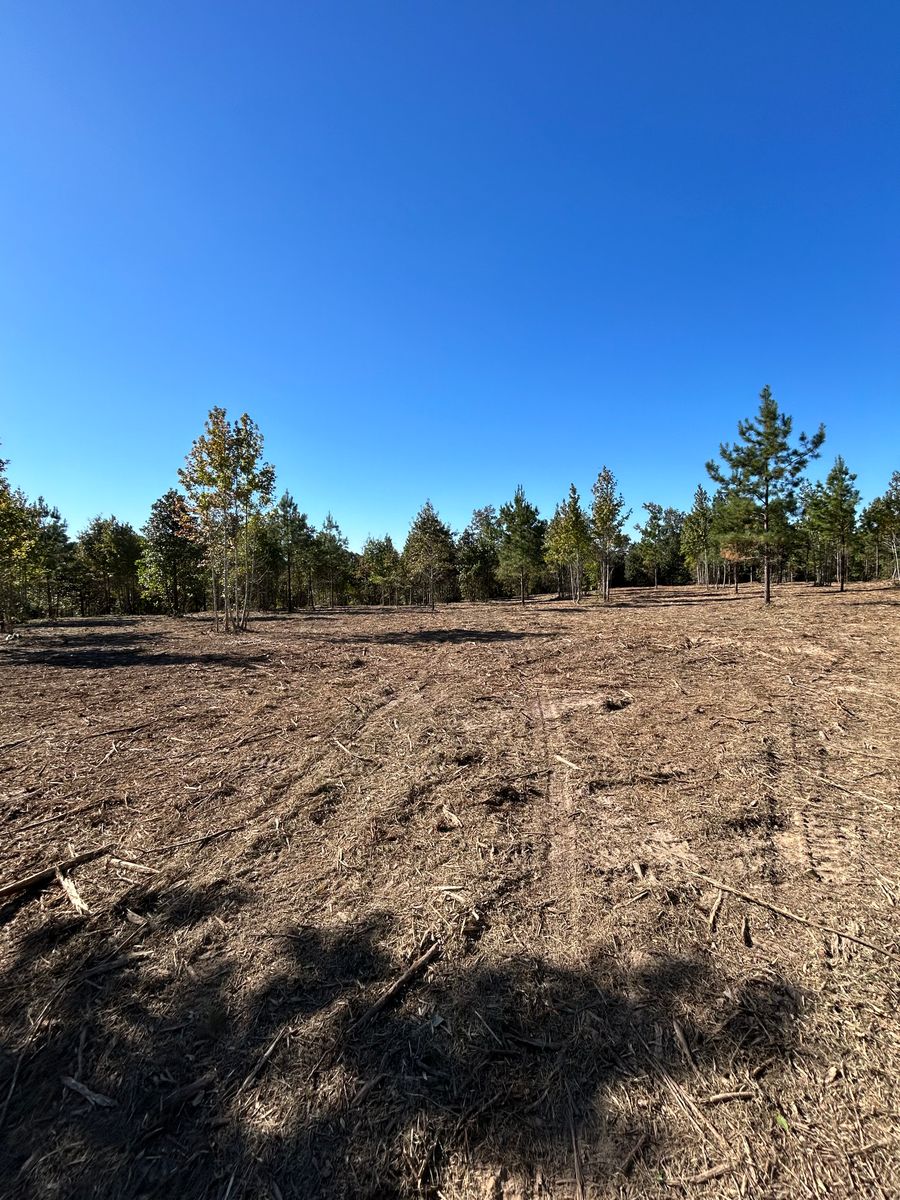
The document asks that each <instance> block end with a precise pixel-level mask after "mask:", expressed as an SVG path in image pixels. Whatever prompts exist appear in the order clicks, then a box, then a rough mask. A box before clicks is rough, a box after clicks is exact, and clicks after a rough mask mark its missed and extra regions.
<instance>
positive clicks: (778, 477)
mask: <svg viewBox="0 0 900 1200" xmlns="http://www.w3.org/2000/svg"><path fill="white" fill-rule="evenodd" d="M792 429H793V422H792V419H791V418H790V417H789V416H787V415H786V414H785V413H782V412H779V409H778V405H777V403H776V401H775V398H774V397H773V395H772V393H771V391H770V390H769V388H768V387H764V388H763V390H762V391H761V392H760V394H759V412H758V414H757V416H756V418H755V419H748V420H746V421H739V422H738V438H739V439H740V440H739V441H737V442H735V443H733V444H731V445H729V444H728V443H724V442H723V443H722V445H721V446H720V447H719V455H720V457H721V459H722V461H723V463H724V464H725V466H726V467H727V468H728V470H727V471H725V470H723V469H722V467H720V466H719V465H718V464H717V463H715V462H714V461H712V460H711V461H710V462H708V463H707V464H706V469H707V471H708V472H709V474H710V477H711V478H712V479H713V480H715V482H716V483H718V484H720V485H721V486H722V487H725V488H727V489H728V490H729V491H730V492H733V493H734V494H735V495H736V496H737V497H738V499H740V500H743V501H746V502H747V503H748V504H750V505H752V514H753V520H752V527H753V532H754V533H755V537H756V542H757V544H758V547H759V552H760V554H761V556H762V560H763V598H764V602H765V603H766V604H768V603H769V601H770V600H771V562H772V559H773V557H774V551H775V549H776V546H775V544H774V542H773V536H772V535H773V533H775V532H776V530H775V528H774V527H773V515H776V513H777V510H780V513H781V514H783V515H784V516H785V517H789V516H790V515H791V513H792V512H793V510H794V507H795V503H796V495H797V489H798V487H799V484H800V479H801V476H802V474H803V472H804V471H805V470H806V467H807V466H808V464H809V462H810V460H811V459H813V458H817V457H818V455H819V450H820V447H821V445H822V443H823V442H824V441H825V427H824V425H820V426H819V429H818V432H817V433H815V434H814V435H813V436H812V437H811V438H808V437H807V436H806V434H805V433H801V434H800V436H799V438H798V439H797V443H796V445H792V444H791V432H792ZM748 511H749V510H748ZM748 532H749V530H748Z"/></svg>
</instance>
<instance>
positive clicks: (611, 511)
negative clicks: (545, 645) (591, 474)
mask: <svg viewBox="0 0 900 1200" xmlns="http://www.w3.org/2000/svg"><path fill="white" fill-rule="evenodd" d="M618 486H619V485H618V483H617V481H616V477H615V475H613V473H612V471H610V469H609V467H606V466H604V467H603V469H602V470H601V471H600V474H599V475H598V476H597V481H596V483H595V484H594V487H593V494H594V500H593V504H592V505H591V535H592V537H593V542H594V550H595V552H596V555H597V564H598V567H599V571H600V594H601V595H602V597H603V602H604V603H608V602H609V581H610V576H611V575H612V568H613V563H614V562H615V559H616V557H617V556H618V555H620V554H622V552H623V551H624V548H625V544H626V539H625V533H624V528H625V522H626V521H627V520H628V518H629V517H630V516H631V509H630V508H629V509H627V510H626V508H625V501H624V499H623V497H622V495H621V494H620V492H619V491H618Z"/></svg>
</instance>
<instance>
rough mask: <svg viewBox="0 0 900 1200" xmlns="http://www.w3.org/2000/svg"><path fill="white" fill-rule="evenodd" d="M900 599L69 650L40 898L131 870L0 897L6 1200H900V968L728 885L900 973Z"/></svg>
mask: <svg viewBox="0 0 900 1200" xmlns="http://www.w3.org/2000/svg"><path fill="white" fill-rule="evenodd" d="M898 616H900V597H898V596H897V593H896V592H891V591H890V590H887V589H879V588H871V589H867V588H859V589H856V588H855V589H853V590H851V591H850V592H848V593H846V594H845V595H843V596H840V595H838V594H836V593H826V592H817V591H814V590H812V589H807V588H800V587H797V588H788V589H784V590H783V591H780V592H779V594H778V597H777V602H776V604H775V605H774V606H773V608H772V609H771V610H770V611H765V610H763V608H762V606H761V605H759V603H758V598H757V596H756V595H753V596H750V595H749V594H748V595H747V596H745V597H741V598H738V599H734V598H732V597H731V596H730V595H725V594H720V595H716V596H710V597H706V596H703V595H699V594H697V593H696V592H694V591H692V590H689V589H682V590H675V589H673V590H665V591H663V590H662V589H661V590H660V592H659V593H657V594H654V593H649V592H624V593H620V594H619V595H618V596H617V597H616V603H615V604H614V605H613V606H612V607H611V608H609V609H608V610H602V609H597V608H593V607H589V606H586V607H584V608H582V609H574V608H572V607H571V606H568V605H565V604H556V603H549V602H546V603H535V604H532V605H529V607H528V608H527V609H526V610H524V611H523V610H521V608H520V607H518V606H515V605H500V604H498V605H488V606H464V605H460V606H455V607H452V608H448V609H444V610H441V611H439V612H437V613H436V614H434V615H432V614H430V613H420V612H418V611H408V610H407V611H386V612H378V611H354V612H347V613H341V614H339V615H335V614H330V613H322V614H318V615H316V616H315V617H309V616H296V617H294V618H290V619H287V618H285V619H271V620H265V621H259V622H257V624H256V627H255V629H254V631H253V632H252V633H251V634H249V635H247V636H245V637H242V638H239V639H233V640H224V639H216V638H214V637H210V636H209V635H208V633H207V632H206V627H205V626H204V624H203V623H201V622H200V621H195V620H185V621H181V622H172V621H165V620H156V619H143V620H134V621H127V622H125V621H123V622H119V623H115V622H111V623H110V622H107V623H104V622H71V623H64V624H59V625H56V626H43V627H38V628H34V629H31V630H28V631H27V632H26V633H25V635H24V636H23V638H22V639H21V641H19V642H16V643H10V644H9V645H7V646H6V647H4V648H3V650H2V652H0V653H2V655H3V657H2V658H0V671H2V678H3V681H4V685H5V686H4V688H3V692H2V696H0V711H2V713H3V726H2V727H3V731H4V732H3V734H2V735H0V736H2V740H3V742H4V743H5V745H4V746H3V748H2V750H0V788H2V791H3V795H4V803H3V808H2V812H0V820H2V824H0V829H2V834H3V837H2V842H0V884H2V883H3V882H6V881H8V880H10V879H15V878H18V877H20V876H24V875H27V874H29V873H30V872H32V871H35V870H37V869H39V868H41V867H43V866H45V865H47V864H48V863H53V862H55V861H57V860H59V859H63V858H65V857H67V856H68V855H69V854H70V853H79V852H81V851H84V850H87V849H90V848H92V847H94V846H100V845H103V844H105V843H113V844H114V851H113V853H112V854H111V855H106V856H103V857H101V858H98V859H96V860H95V861H93V862H90V863H86V864H84V865H82V866H79V867H77V868H75V869H74V870H73V871H72V872H71V873H70V876H69V881H70V884H74V889H73V888H72V887H71V886H69V887H68V889H64V888H63V887H61V886H60V883H59V881H58V880H56V879H54V880H52V881H51V882H50V884H48V885H46V886H44V887H43V888H35V889H31V890H30V891H25V892H23V893H21V894H19V895H14V896H10V897H8V898H7V899H5V900H2V901H0V924H2V927H0V936H2V941H0V1111H2V1109H3V1105H4V1102H5V1101H7V1100H8V1105H7V1107H6V1112H5V1124H4V1128H3V1131H2V1134H0V1137H2V1138H3V1139H5V1140H4V1143H3V1148H2V1151H0V1179H2V1181H3V1182H2V1185H0V1190H2V1194H3V1195H4V1196H10V1197H13V1196H23V1197H24V1196H28V1197H38V1196H40V1197H50V1196H54V1197H56V1196H58V1197H67V1198H68V1197H80V1196H96V1197H114V1196H115V1197H120V1196H122V1197H124V1196H128V1197H136V1196H141V1197H145V1196H151V1195H168V1196H178V1197H217V1198H220V1200H221V1198H224V1197H228V1200H237V1198H238V1197H248V1198H249V1197H264V1196H271V1197H274V1198H275V1200H280V1198H283V1200H288V1198H289V1197H293V1196H327V1197H357V1196H371V1197H381V1196H403V1197H411V1196H433V1197H438V1196H440V1197H446V1198H447V1200H459V1198H461V1197H497V1198H499V1197H505V1198H511V1197H538V1196H547V1197H554V1196H555V1197H562V1196H566V1197H568V1196H573V1195H579V1194H581V1195H584V1196H593V1197H601V1196H603V1197H606V1196H621V1197H628V1196H658V1195H659V1196H661V1195H671V1194H673V1193H675V1194H677V1193H679V1192H683V1193H686V1194H691V1195H696V1196H698V1197H714V1196H735V1197H738V1196H747V1197H754V1198H757V1197H821V1196H825V1195H830V1196H835V1197H843V1196H873V1197H880V1198H881V1200H885V1198H887V1197H893V1196H897V1195H900V1174H898V1171H900V1167H898V1164H900V1144H898V1132H897V1130H898V1108H900V1106H898V1102H897V1098H896V1085H897V1074H898V1071H897V1061H898V1057H900V1056H898V1048H900V1037H898V1033H900V1017H898V1003H897V981H898V966H900V963H898V960H897V958H896V957H895V958H891V957H890V956H889V955H886V954H882V953H879V952H877V951H874V950H870V949H867V948H865V947H862V946H860V945H858V944H856V943H854V942H852V941H849V940H847V939H845V938H843V937H838V936H835V935H833V934H831V933H825V932H823V931H821V930H819V929H816V928H811V927H808V926H804V925H802V924H799V923H796V922H793V921H790V920H787V919H784V918H783V917H781V916H778V915H776V914H775V913H773V912H772V911H770V910H769V909H767V908H766V907H763V906H760V905H756V904H749V903H747V902H745V901H744V900H741V899H739V898H737V897H736V896H734V895H732V894H730V893H722V892H720V890H719V889H718V888H717V887H716V886H713V885H710V884H709V883H707V882H705V881H703V880H701V879H698V878H697V875H696V872H699V873H701V874H703V875H705V876H708V877H710V878H712V879H717V880H721V881H723V882H725V883H727V884H728V885H730V886H732V887H734V888H736V889H738V890H739V891H744V892H746V893H748V894H750V895H752V896H754V897H757V898H758V899H759V900H761V901H763V902H764V903H766V902H768V903H772V904H775V905H777V906H778V907H781V908H785V909H789V910H792V911H794V912H796V913H798V914H801V915H804V916H806V917H808V918H810V919H811V920H812V921H814V922H818V923H821V924H824V925H830V926H832V927H834V928H835V929H840V930H844V931H846V932H847V933H851V934H855V935H856V936H858V937H860V938H862V939H863V940H865V941H869V942H871V943H873V944H875V945H877V946H879V947H881V948H883V949H885V950H888V951H893V953H894V954H895V955H896V954H897V953H898V938H897V915H898V908H897V902H898V899H900V884H898V871H897V849H896V847H897V839H896V834H897V826H898V819H900V818H898V812H900V786H898V767H897V763H898V733H897V730H898V724H900V675H898V671H897V663H898V660H900V621H898ZM73 891H74V893H75V894H74V896H73V894H72V893H73ZM75 897H77V898H78V899H80V901H81V903H82V904H83V905H86V906H87V909H88V910H89V911H88V912H87V913H83V912H79V911H78V906H77V903H76V899H75ZM436 941H437V942H438V943H439V950H437V951H433V952H432V956H431V958H430V961H428V962H427V963H424V964H423V965H421V966H420V967H419V968H417V970H416V971H414V972H413V973H412V975H411V977H410V978H409V980H408V981H407V982H406V985H405V986H404V987H403V988H402V989H400V990H399V991H398V992H397V993H396V994H394V995H391V996H390V997H389V998H388V1000H387V1002H386V1003H385V1004H384V1005H383V1007H381V1008H380V1009H379V1010H378V1011H376V1012H374V1013H371V1014H369V1009H370V1006H371V1005H372V1004H373V1003H375V1002H376V1001H377V1000H379V998H381V997H383V996H384V994H385V991H386V989H388V988H389V987H390V985H391V984H392V983H394V982H395V981H397V980H398V979H399V978H400V977H401V976H402V975H403V972H404V971H405V970H407V968H408V967H409V965H410V964H411V963H412V962H414V961H415V960H417V959H418V958H419V956H421V955H422V954H423V952H425V951H427V950H428V949H429V947H431V946H432V945H433V944H434V943H435V942H436ZM361 1018H363V1019H361ZM64 1077H65V1079H67V1080H68V1082H67V1083H65V1084H64V1083H63V1082H62V1080H63V1078H64ZM73 1081H74V1083H75V1084H77V1085H78V1087H74V1086H73ZM85 1089H87V1093H85ZM104 1100H108V1101H110V1102H111V1103H109V1104H106V1103H104Z"/></svg>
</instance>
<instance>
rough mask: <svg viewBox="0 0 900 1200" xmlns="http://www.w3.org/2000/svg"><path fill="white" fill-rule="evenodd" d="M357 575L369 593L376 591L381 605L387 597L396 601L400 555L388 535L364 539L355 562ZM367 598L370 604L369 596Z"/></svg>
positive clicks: (385, 601)
mask: <svg viewBox="0 0 900 1200" xmlns="http://www.w3.org/2000/svg"><path fill="white" fill-rule="evenodd" d="M357 573H358V575H359V577H360V579H361V581H362V582H363V584H364V585H365V587H366V588H367V589H368V590H369V591H370V592H371V591H372V590H374V589H376V588H377V589H378V592H379V595H380V601H381V604H383V605H384V604H386V603H387V597H388V596H389V595H393V596H394V598H395V599H396V593H397V587H398V586H399V583H400V554H399V552H398V550H397V547H396V546H395V545H394V543H393V541H392V539H391V536H390V534H385V536H384V537H383V538H373V537H370V538H366V541H365V543H364V545H363V548H362V553H361V554H360V556H359V561H358V562H357ZM367 598H368V599H369V602H370V603H371V602H372V597H371V595H369V596H368V597H367Z"/></svg>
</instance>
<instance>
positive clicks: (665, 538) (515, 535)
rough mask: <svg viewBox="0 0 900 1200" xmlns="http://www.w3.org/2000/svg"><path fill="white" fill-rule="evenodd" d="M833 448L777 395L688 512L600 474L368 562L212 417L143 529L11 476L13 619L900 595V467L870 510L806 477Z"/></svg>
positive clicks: (252, 440) (4, 479)
mask: <svg viewBox="0 0 900 1200" xmlns="http://www.w3.org/2000/svg"><path fill="white" fill-rule="evenodd" d="M824 440H825V431H824V428H822V427H820V429H819V430H818V431H817V432H816V433H815V434H814V435H812V436H810V437H807V436H806V435H805V434H802V433H801V434H800V435H799V436H797V437H796V438H795V437H794V436H793V430H792V421H791V418H790V417H789V416H788V415H787V414H785V413H783V412H781V411H780V410H779V408H778V405H777V403H776V401H775V399H774V397H773V396H772V393H771V391H770V390H769V388H767V387H766V388H764V389H763V390H762V392H761V393H760V398H759V410H758V412H757V413H756V415H755V416H754V417H753V418H750V419H748V420H746V421H741V422H739V424H738V435H737V439H736V440H735V441H734V442H733V443H723V444H722V445H721V446H720V447H719V453H718V456H717V457H716V458H713V459H711V460H710V461H709V462H708V463H707V464H706V471H707V476H708V480H709V486H708V487H705V486H704V485H703V484H700V485H698V487H697V490H696V492H695V494H694V499H693V505H692V507H691V509H690V510H689V511H688V512H682V511H680V510H679V509H676V508H672V507H664V506H663V505H662V504H659V503H657V502H655V501H652V500H649V501H647V502H646V503H645V504H644V505H643V507H642V511H641V513H640V514H637V518H638V519H635V520H632V517H633V515H634V514H632V512H631V511H630V510H629V509H627V508H626V506H625V502H624V499H623V497H622V495H621V493H620V491H619V485H618V482H617V480H616V477H615V475H614V474H613V472H612V471H611V469H610V468H609V467H607V466H603V467H602V468H601V470H600V471H599V473H598V476H597V479H596V481H595V483H594V485H593V488H592V491H591V496H590V498H589V499H588V500H587V501H583V500H582V498H581V496H580V494H579V492H578V489H577V488H576V487H575V485H574V484H572V485H571V486H570V488H569V491H568V494H567V495H566V496H565V497H564V498H563V499H562V500H561V501H560V503H559V504H557V505H556V508H555V511H554V512H553V515H552V516H551V517H549V518H545V517H542V516H541V514H540V513H539V511H538V509H537V507H536V506H535V505H534V504H532V503H531V502H530V501H529V500H528V498H527V496H526V495H525V491H524V489H523V488H522V487H519V488H517V489H516V492H515V494H514V495H513V496H512V497H511V498H510V499H509V500H508V501H507V502H506V503H505V504H503V505H501V506H500V508H499V509H497V508H495V507H494V506H493V505H486V506H484V507H482V508H477V509H475V511H474V512H473V514H472V518H471V520H470V521H469V524H468V525H467V526H466V527H465V529H463V530H462V531H461V532H460V533H458V534H457V533H454V532H453V531H452V530H451V528H450V527H449V525H448V524H447V523H446V522H445V521H443V520H442V519H441V517H440V515H439V514H438V512H437V511H436V510H435V508H434V506H433V505H432V504H431V502H430V501H426V502H425V504H424V505H423V506H422V508H421V509H420V510H419V512H418V513H417V515H416V517H415V519H414V520H413V522H412V525H411V527H410V529H409V532H408V534H407V537H406V541H405V543H404V545H403V546H402V547H398V546H396V545H395V544H394V542H393V540H392V539H391V537H390V536H389V535H385V536H384V537H369V538H367V540H366V542H365V543H364V545H363V546H362V549H361V551H360V552H359V553H356V552H354V551H352V550H350V548H349V546H348V540H347V538H346V537H345V536H344V534H343V533H342V531H341V528H340V526H339V524H338V522H337V521H336V520H335V518H334V517H333V516H332V514H331V513H329V514H328V515H327V516H326V517H325V520H324V521H323V522H322V523H321V525H320V526H319V527H318V528H316V527H315V526H314V525H313V524H312V523H311V522H310V520H309V517H308V516H307V514H306V513H304V512H302V511H301V509H300V506H299V505H298V504H297V502H296V500H295V499H294V498H293V496H291V494H290V493H289V492H287V491H285V492H284V493H283V494H282V495H281V497H280V498H279V499H278V500H276V499H275V471H274V469H273V468H272V466H271V465H270V464H268V463H266V462H264V460H263V438H262V434H261V433H260V430H259V428H258V427H257V425H256V424H255V422H253V421H252V420H251V419H250V417H249V416H248V415H247V414H244V415H243V416H241V417H239V418H238V419H237V420H235V421H229V419H228V416H227V414H226V412H225V411H224V409H221V408H214V409H213V410H212V411H211V412H210V414H209V417H208V419H207V421H206V424H205V428H204V431H203V433H202V434H201V435H200V436H199V437H198V438H197V439H196V440H195V442H194V444H193V446H192V447H191V449H190V452H189V453H188V455H187V457H186V460H185V463H184V466H183V467H182V468H181V469H180V470H179V472H178V478H179V483H180V485H181V488H180V490H179V489H178V488H172V489H170V490H169V491H167V492H166V493H165V494H164V495H163V496H160V498H159V499H158V500H157V501H156V502H155V503H154V504H153V505H152V507H151V510H150V513H149V516H148V518H147V521H146V523H145V524H144V525H143V527H142V528H141V529H140V530H135V529H134V528H133V527H132V526H131V525H130V524H128V523H127V522H123V521H119V520H118V519H117V518H116V517H115V516H110V517H102V516H97V517H95V518H94V519H93V520H92V521H91V522H90V523H89V524H88V526H87V528H86V529H84V530H82V531H81V532H80V533H79V534H78V535H77V537H75V538H72V537H70V536H69V533H68V529H67V525H66V522H65V520H64V519H63V518H62V516H61V514H60V513H59V511H58V510H57V509H56V508H53V507H51V506H50V505H49V504H48V503H47V502H46V501H45V500H44V499H43V498H42V497H39V498H38V499H37V500H35V501H31V500H29V499H28V497H27V496H25V494H24V493H23V492H22V491H21V490H20V489H16V488H14V487H13V486H12V484H11V483H10V481H9V479H8V473H7V467H8V463H7V462H6V461H5V460H0V621H2V623H3V626H4V628H9V627H11V625H12V624H14V623H15V622H16V621H21V620H23V619H27V618H37V617H49V618H60V617H63V616H73V615H76V616H83V617H87V616H93V615H100V614H106V613H116V612H118V613H137V612H165V613H172V614H182V613H186V612H195V611H201V610H204V611H205V610H209V611H211V612H212V613H213V616H214V620H215V623H216V626H217V627H218V628H221V629H224V630H226V631H233V630H239V629H243V628H246V625H247V620H248V614H249V613H250V612H251V611H252V610H254V609H257V610H264V611H274V610H284V611H287V612H292V611H294V610H295V609H296V608H301V607H306V608H316V607H320V606H328V607H334V606H336V605H345V604H352V603H361V604H370V605H371V604H375V605H388V604H390V605H427V606H430V607H432V608H433V607H434V605H435V604H436V603H438V602H450V601H454V600H459V599H462V600H478V601H480V600H493V599H499V598H516V599H518V600H519V601H521V603H523V604H524V603H525V602H526V601H527V599H528V597H529V595H531V594H532V593H533V592H535V591H541V592H547V591H553V592H555V593H556V594H557V596H559V597H561V598H568V599H571V600H573V601H575V602H578V601H579V600H580V599H581V597H582V596H583V595H584V594H585V592H588V591H593V592H596V595H597V597H598V598H599V599H600V600H601V601H603V602H608V601H609V599H610V593H611V589H612V587H613V586H615V585H621V584H630V585H641V586H654V587H656V586H660V585H663V584H682V583H688V582H694V583H696V584H697V585H699V586H701V587H706V588H711V587H726V586H727V587H733V588H735V589H738V588H739V587H740V586H741V583H742V582H747V581H751V582H752V581H758V582H759V583H760V584H761V585H762V593H763V599H764V601H765V602H766V603H768V602H769V600H770V599H771V591H772V585H773V583H777V582H783V581H799V580H803V581H807V582H810V583H812V584H815V585H818V586H826V585H836V586H837V587H839V588H840V589H843V588H844V587H846V585H847V583H848V582H849V581H851V580H873V579H886V578H890V579H892V580H893V581H894V582H895V583H900V471H895V472H894V473H893V475H892V477H891V479H890V480H889V482H888V484H887V487H886V489H885V492H884V494H883V495H881V496H878V497H876V498H875V499H874V500H872V501H871V503H869V504H868V505H867V506H866V507H865V508H862V509H861V508H860V493H859V491H858V489H857V488H856V486H855V481H856V476H855V475H854V474H853V473H852V472H851V471H850V469H849V467H848V466H847V464H846V463H845V462H844V460H843V458H842V457H840V456H838V457H837V458H836V459H835V460H834V465H833V466H832V467H831V469H830V470H829V472H828V474H827V476H826V478H825V480H824V481H823V482H817V483H811V482H809V481H808V480H807V479H806V477H805V472H806V470H807V467H808V466H809V463H810V462H811V461H812V460H813V459H815V458H817V457H818V456H819V454H820V452H821V447H822V445H823V443H824Z"/></svg>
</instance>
